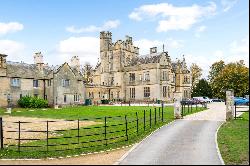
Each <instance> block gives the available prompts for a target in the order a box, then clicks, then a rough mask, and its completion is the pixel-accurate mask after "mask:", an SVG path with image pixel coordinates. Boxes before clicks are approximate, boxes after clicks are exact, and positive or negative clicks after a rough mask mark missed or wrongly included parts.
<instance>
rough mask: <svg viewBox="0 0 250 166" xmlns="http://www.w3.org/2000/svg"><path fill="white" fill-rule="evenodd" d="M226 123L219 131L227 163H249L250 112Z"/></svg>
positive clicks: (221, 148)
mask: <svg viewBox="0 0 250 166" xmlns="http://www.w3.org/2000/svg"><path fill="white" fill-rule="evenodd" d="M241 117H242V118H240V119H236V120H231V121H228V122H226V123H224V124H223V125H222V126H221V128H220V129H219V132H218V138H217V139H218V144H219V149H220V153H221V155H222V158H223V160H224V162H225V164H226V165H249V112H247V113H244V114H242V116H241Z"/></svg>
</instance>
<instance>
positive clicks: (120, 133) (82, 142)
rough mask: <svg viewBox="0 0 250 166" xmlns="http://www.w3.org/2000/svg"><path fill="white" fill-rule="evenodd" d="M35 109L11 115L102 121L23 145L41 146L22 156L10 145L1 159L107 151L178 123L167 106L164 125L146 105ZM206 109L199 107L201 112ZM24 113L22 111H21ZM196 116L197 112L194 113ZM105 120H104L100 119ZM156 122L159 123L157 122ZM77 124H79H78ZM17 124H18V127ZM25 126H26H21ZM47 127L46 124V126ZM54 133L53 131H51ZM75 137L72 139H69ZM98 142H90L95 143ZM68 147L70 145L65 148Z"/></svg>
mask: <svg viewBox="0 0 250 166" xmlns="http://www.w3.org/2000/svg"><path fill="white" fill-rule="evenodd" d="M150 109H151V127H150ZM28 110H31V109H20V108H15V109H13V112H12V114H11V116H25V117H39V118H53V119H67V120H77V119H88V120H92V121H93V120H94V121H98V122H102V124H99V125H93V126H90V127H89V126H88V127H81V128H80V130H79V135H80V137H79V140H78V137H77V136H78V130H66V131H57V132H56V134H60V136H57V137H54V138H52V139H51V138H50V139H49V140H48V144H49V147H48V151H47V146H46V145H47V140H46V139H44V140H38V141H32V142H29V143H23V144H21V145H22V146H37V147H21V152H20V153H18V148H17V145H12V146H9V147H8V148H5V149H4V150H2V151H0V158H46V157H58V156H67V155H76V154H81V153H89V152H94V151H101V150H107V149H112V148H117V147H122V146H125V145H130V144H132V143H135V142H139V141H140V140H142V139H143V138H144V137H145V136H147V135H149V134H150V133H151V132H152V131H154V130H155V129H157V128H159V127H160V126H162V125H164V124H167V123H169V122H171V121H173V120H174V113H173V107H164V114H163V115H164V118H163V119H164V122H162V112H161V110H160V112H159V108H157V109H156V114H155V107H142V106H130V107H129V106H123V107H120V106H85V107H84V106H81V107H70V108H63V109H59V110H55V109H47V110H42V109H32V110H34V111H28ZM143 110H146V111H145V117H146V119H145V120H146V127H145V129H146V130H145V131H144V111H143ZM200 110H203V108H198V110H197V111H200ZM19 111H20V112H19ZM136 112H137V113H138V133H137V118H136ZM193 113H194V111H193ZM125 115H127V129H128V130H127V135H128V140H127V141H126V139H127V135H126V123H125V122H126V121H125ZM105 116H106V117H112V118H107V126H108V127H106V133H107V134H106V139H107V145H106V140H105V134H104V133H105V128H104V124H105V123H104V117H105ZM96 118H101V119H96ZM155 119H156V121H155ZM75 123H77V121H75ZM15 125H17V124H15ZM21 125H22V124H21ZM44 125H46V123H45V124H44ZM49 125H53V122H49ZM49 134H51V132H49ZM68 137H71V138H68ZM94 140H96V141H95V142H90V141H94ZM98 140H99V141H98ZM63 144H68V145H63Z"/></svg>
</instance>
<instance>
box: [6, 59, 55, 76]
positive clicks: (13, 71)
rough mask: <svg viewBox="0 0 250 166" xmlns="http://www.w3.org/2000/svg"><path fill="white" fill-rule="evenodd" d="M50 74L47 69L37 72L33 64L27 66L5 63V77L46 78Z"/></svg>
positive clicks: (25, 64)
mask: <svg viewBox="0 0 250 166" xmlns="http://www.w3.org/2000/svg"><path fill="white" fill-rule="evenodd" d="M50 72H51V69H50V68H49V67H45V68H44V69H43V71H42V72H41V71H39V70H38V68H37V67H36V65H35V64H27V63H23V62H21V63H20V62H10V61H7V76H8V77H20V78H46V77H47V76H48V74H49V73H50Z"/></svg>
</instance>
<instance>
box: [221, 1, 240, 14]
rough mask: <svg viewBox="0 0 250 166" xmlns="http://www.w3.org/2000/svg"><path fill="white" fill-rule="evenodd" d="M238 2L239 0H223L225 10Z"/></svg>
mask: <svg viewBox="0 0 250 166" xmlns="http://www.w3.org/2000/svg"><path fill="white" fill-rule="evenodd" d="M237 2H238V0H221V4H222V7H223V12H227V11H228V10H230V9H231V8H232V7H233V6H234V5H235V4H236V3H237Z"/></svg>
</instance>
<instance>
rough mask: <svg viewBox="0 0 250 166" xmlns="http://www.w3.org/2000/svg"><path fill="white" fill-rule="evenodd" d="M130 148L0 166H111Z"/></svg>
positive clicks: (18, 161) (21, 161)
mask: <svg viewBox="0 0 250 166" xmlns="http://www.w3.org/2000/svg"><path fill="white" fill-rule="evenodd" d="M129 149H130V148H124V149H120V150H114V151H110V152H104V153H99V154H91V155H86V156H80V157H72V158H64V159H53V160H32V161H27V160H26V161H24V160H12V161H11V160H0V165H112V164H113V163H114V162H115V161H117V160H118V159H119V158H121V156H122V155H124V154H125V153H126V152H127V151H128V150H129Z"/></svg>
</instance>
